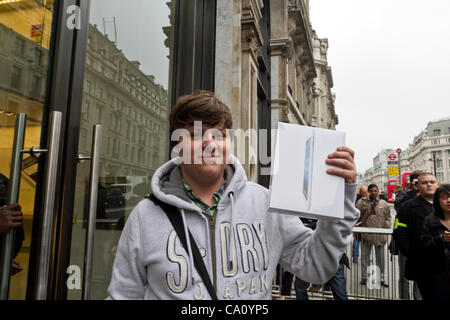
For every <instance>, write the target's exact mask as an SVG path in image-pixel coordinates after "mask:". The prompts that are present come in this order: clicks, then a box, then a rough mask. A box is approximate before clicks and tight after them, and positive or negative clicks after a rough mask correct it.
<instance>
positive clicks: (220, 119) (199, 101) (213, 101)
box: [169, 90, 233, 147]
mask: <svg viewBox="0 0 450 320" xmlns="http://www.w3.org/2000/svg"><path fill="white" fill-rule="evenodd" d="M194 121H202V124H206V125H208V126H211V127H214V126H216V125H218V124H220V123H223V124H224V126H225V128H224V129H231V127H232V126H233V121H232V116H231V111H230V108H228V107H227V105H226V104H225V103H223V102H222V101H220V100H219V99H218V98H217V97H216V96H215V95H214V93H213V92H211V91H205V90H197V91H194V92H193V93H190V94H187V95H184V96H181V97H179V98H178V100H177V102H176V104H175V106H174V107H173V109H172V111H171V113H170V116H169V123H170V132H169V134H170V136H172V132H173V131H175V130H176V129H181V128H185V127H187V126H193V125H194ZM176 144H177V141H171V147H173V146H175V145H176Z"/></svg>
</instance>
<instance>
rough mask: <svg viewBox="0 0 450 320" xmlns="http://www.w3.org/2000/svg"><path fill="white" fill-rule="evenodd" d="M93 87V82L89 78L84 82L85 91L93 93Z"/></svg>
mask: <svg viewBox="0 0 450 320" xmlns="http://www.w3.org/2000/svg"><path fill="white" fill-rule="evenodd" d="M91 87H92V84H91V82H90V81H89V80H86V81H85V82H84V92H86V93H91Z"/></svg>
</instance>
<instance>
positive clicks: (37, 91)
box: [31, 75, 42, 97]
mask: <svg viewBox="0 0 450 320" xmlns="http://www.w3.org/2000/svg"><path fill="white" fill-rule="evenodd" d="M41 83H42V78H41V77H39V76H36V75H33V80H32V83H31V95H32V96H35V97H37V96H40V95H41Z"/></svg>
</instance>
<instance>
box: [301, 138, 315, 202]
mask: <svg viewBox="0 0 450 320" xmlns="http://www.w3.org/2000/svg"><path fill="white" fill-rule="evenodd" d="M312 144H313V137H310V138H308V140H306V145H305V168H304V173H303V194H304V196H305V198H306V201H308V200H309V197H308V195H309V189H310V185H311V172H312V169H311V166H312V161H311V154H312V152H313V150H312V148H313V145H312ZM308 204H309V201H308Z"/></svg>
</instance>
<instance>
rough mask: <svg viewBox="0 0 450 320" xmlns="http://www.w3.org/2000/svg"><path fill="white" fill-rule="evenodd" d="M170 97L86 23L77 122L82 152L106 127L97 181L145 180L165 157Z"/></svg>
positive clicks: (136, 65) (113, 44)
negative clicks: (98, 129)
mask: <svg viewBox="0 0 450 320" xmlns="http://www.w3.org/2000/svg"><path fill="white" fill-rule="evenodd" d="M168 115H169V106H168V94H167V90H166V89H165V88H164V87H163V86H162V85H160V84H157V83H155V78H154V76H152V75H147V74H144V73H143V72H142V71H141V70H140V63H139V62H138V61H130V60H128V58H127V57H126V56H125V55H124V54H123V52H122V51H121V50H120V49H118V48H117V46H116V44H115V42H114V41H112V40H110V39H109V38H108V37H107V36H106V35H105V34H104V33H102V32H101V31H100V30H99V29H98V28H97V27H96V26H95V25H89V35H88V44H87V50H86V67H85V76H84V93H83V105H82V112H81V122H80V145H79V150H80V152H81V153H85V154H88V153H89V152H90V150H91V146H90V144H89V141H90V136H91V134H92V128H93V125H94V124H96V123H98V124H102V125H103V127H104V130H103V138H102V140H103V141H105V142H106V143H104V144H102V148H101V156H102V157H101V167H100V177H109V176H111V177H118V176H119V177H120V176H123V177H125V176H142V177H145V176H148V177H151V176H152V175H153V172H154V171H155V170H156V169H157V168H158V167H159V166H160V165H161V163H163V162H164V161H165V160H166V159H167V155H168V152H169V151H168V142H167V137H166V136H167V132H168Z"/></svg>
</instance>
